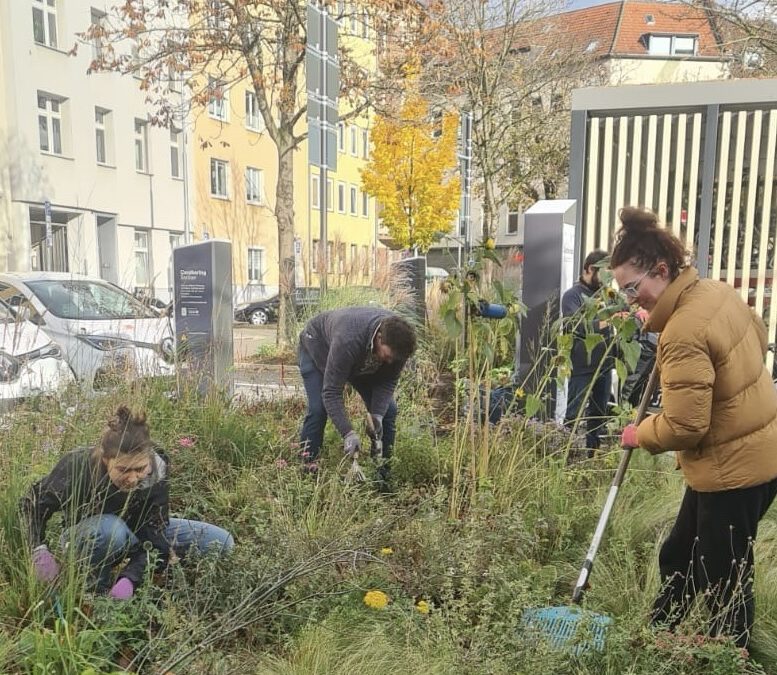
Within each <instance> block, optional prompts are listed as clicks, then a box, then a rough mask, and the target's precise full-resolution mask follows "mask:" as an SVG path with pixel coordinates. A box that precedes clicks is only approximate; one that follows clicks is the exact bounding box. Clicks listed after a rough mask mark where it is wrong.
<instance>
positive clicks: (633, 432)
mask: <svg viewBox="0 0 777 675" xmlns="http://www.w3.org/2000/svg"><path fill="white" fill-rule="evenodd" d="M621 447H622V448H623V449H624V450H630V449H633V448H638V447H639V439H638V438H637V425H636V424H629V425H628V426H627V427H626V428H625V429H624V430H623V433H622V434H621Z"/></svg>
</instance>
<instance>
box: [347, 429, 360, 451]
mask: <svg viewBox="0 0 777 675" xmlns="http://www.w3.org/2000/svg"><path fill="white" fill-rule="evenodd" d="M361 449H362V444H361V441H360V440H359V435H358V434H357V433H356V432H355V431H349V432H348V433H347V434H346V436H345V438H344V439H343V452H344V453H345V454H346V455H348V456H349V457H353V456H354V455H355V454H356V453H357V452H359V451H360V450H361Z"/></svg>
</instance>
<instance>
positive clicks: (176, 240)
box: [167, 232, 183, 294]
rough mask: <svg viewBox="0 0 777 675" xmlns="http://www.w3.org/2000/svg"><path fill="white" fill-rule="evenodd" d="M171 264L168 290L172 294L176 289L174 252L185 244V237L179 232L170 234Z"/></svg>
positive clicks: (169, 266) (168, 274)
mask: <svg viewBox="0 0 777 675" xmlns="http://www.w3.org/2000/svg"><path fill="white" fill-rule="evenodd" d="M169 236H170V238H169V241H170V264H169V265H168V266H167V289H168V291H170V293H171V294H172V293H173V289H174V288H175V279H174V275H173V251H174V250H175V249H177V248H178V247H179V246H180V245H181V244H183V235H182V234H179V233H178V232H175V233H173V232H171V233H170V235H169Z"/></svg>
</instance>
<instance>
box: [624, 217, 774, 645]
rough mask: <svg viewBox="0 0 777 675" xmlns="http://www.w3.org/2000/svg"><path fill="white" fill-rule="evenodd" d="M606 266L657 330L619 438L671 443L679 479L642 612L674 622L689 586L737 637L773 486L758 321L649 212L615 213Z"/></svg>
mask: <svg viewBox="0 0 777 675" xmlns="http://www.w3.org/2000/svg"><path fill="white" fill-rule="evenodd" d="M620 218H621V222H622V224H623V226H622V228H621V229H620V231H619V232H618V234H617V236H616V243H615V248H614V249H613V252H612V256H611V259H610V264H611V267H612V270H613V274H614V275H615V279H616V281H617V282H618V285H619V286H620V289H621V292H622V293H623V294H624V295H625V296H626V298H627V299H628V301H629V302H630V303H632V304H634V305H640V306H641V307H643V308H645V309H646V310H648V312H649V318H648V321H647V324H646V326H645V330H648V331H655V332H659V333H660V334H661V336H660V339H659V344H658V352H657V362H658V367H659V369H660V373H661V389H662V406H663V409H662V411H661V412H660V413H658V414H657V415H653V416H651V417H648V418H646V419H645V420H644V421H643V422H642V423H641V424H640V425H639V427H636V426H635V425H629V426H628V427H626V429H624V431H623V436H622V440H621V442H622V445H623V447H637V446H639V447H642V448H645V449H646V450H648V451H649V452H651V453H659V452H668V451H674V452H675V453H676V456H677V460H678V464H679V466H680V468H681V469H682V471H683V474H684V476H685V480H686V482H687V484H688V485H687V488H686V491H685V496H684V498H683V501H682V505H681V507H680V512H679V513H678V515H677V520H676V521H675V524H674V527H673V528H672V531H671V533H670V534H669V537H668V538H667V539H666V541H665V542H664V543H663V545H662V547H661V552H660V554H659V566H660V571H661V580H662V590H661V593H660V594H659V596H658V598H657V599H656V602H655V604H654V607H653V614H652V621H653V623H654V624H655V625H657V626H665V627H667V628H669V629H673V628H674V627H676V626H677V624H678V623H679V622H680V621H681V620H682V618H683V617H684V616H685V614H686V613H687V611H688V609H689V607H690V604H691V603H692V601H693V599H694V598H695V596H696V595H698V594H704V596H705V600H706V602H707V604H708V606H709V609H710V611H711V614H712V621H711V625H710V634H711V635H729V636H731V637H733V639H734V640H735V641H736V643H737V644H738V645H739V646H741V647H747V645H748V643H749V640H750V634H751V631H752V626H753V615H754V602H753V576H754V563H753V544H754V543H755V537H756V533H757V530H758V523H759V521H760V520H761V518H762V517H763V515H764V514H765V513H766V511H767V510H768V508H769V506H770V505H771V503H772V501H773V499H774V497H775V494H777V391H775V388H774V385H773V384H772V380H771V377H770V376H769V373H768V372H767V370H766V368H765V366H764V356H765V353H766V346H767V345H766V328H765V326H764V323H763V321H762V320H761V319H760V318H759V317H758V316H757V315H756V314H755V313H754V312H753V310H752V309H751V308H750V307H748V305H747V304H746V303H745V302H744V301H743V300H742V298H741V296H740V295H739V293H738V292H737V291H736V290H734V288H732V287H731V286H729V285H727V284H725V283H723V282H720V281H713V280H711V279H699V274H698V272H697V271H696V270H695V269H694V268H693V267H689V266H688V265H687V253H686V251H685V249H684V247H683V244H682V243H681V242H680V240H679V239H678V238H677V237H675V236H674V235H673V234H672V233H671V232H670V231H669V230H667V229H664V228H662V227H659V225H658V222H657V219H656V216H655V214H653V213H652V212H650V211H645V210H642V209H636V208H631V207H627V208H624V209H622V210H621V213H620Z"/></svg>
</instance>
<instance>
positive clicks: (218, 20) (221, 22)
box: [206, 0, 229, 30]
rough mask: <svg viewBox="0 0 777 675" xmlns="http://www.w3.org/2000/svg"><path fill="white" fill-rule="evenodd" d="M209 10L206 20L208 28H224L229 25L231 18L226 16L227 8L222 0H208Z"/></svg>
mask: <svg viewBox="0 0 777 675" xmlns="http://www.w3.org/2000/svg"><path fill="white" fill-rule="evenodd" d="M207 12H208V15H207V19H206V22H207V25H208V28H213V29H217V30H224V29H225V28H227V27H228V26H229V20H228V19H227V17H226V8H225V7H224V5H223V4H222V2H221V0H208V9H207Z"/></svg>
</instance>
